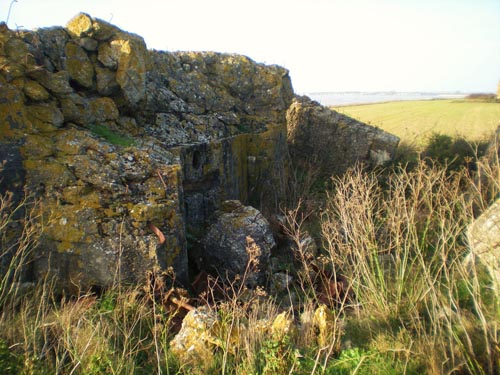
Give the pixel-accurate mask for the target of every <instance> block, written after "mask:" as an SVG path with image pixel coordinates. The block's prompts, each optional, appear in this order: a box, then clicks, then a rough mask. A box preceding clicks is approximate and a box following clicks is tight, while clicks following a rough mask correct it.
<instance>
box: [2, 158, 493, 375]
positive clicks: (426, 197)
mask: <svg viewBox="0 0 500 375" xmlns="http://www.w3.org/2000/svg"><path fill="white" fill-rule="evenodd" d="M305 185H308V184H305ZM307 189H308V188H306V190H307ZM499 193H500V165H499V163H498V158H497V157H493V158H492V159H491V160H490V162H486V161H483V162H482V163H480V165H479V166H478V175H474V176H471V174H470V172H467V171H457V172H452V173H450V172H449V170H448V169H447V168H446V167H440V166H437V165H433V164H432V163H425V162H423V161H421V162H419V163H418V164H417V166H416V168H415V169H413V170H411V171H410V170H406V169H404V168H400V169H399V170H396V171H392V172H391V173H387V174H384V175H381V174H374V173H373V172H365V171H364V170H363V169H362V168H354V169H352V170H350V171H349V172H348V173H346V174H345V175H344V176H342V177H338V178H335V179H333V181H332V188H331V189H330V190H329V192H328V194H327V198H326V200H325V202H324V208H323V212H322V216H321V231H322V235H321V237H322V242H323V245H322V249H320V253H319V254H317V253H314V252H311V248H310V247H309V245H308V238H309V235H308V233H307V230H306V222H307V221H308V220H309V216H308V215H309V213H310V211H309V210H308V209H304V208H303V207H301V206H300V205H298V206H297V207H294V208H292V209H290V210H288V212H287V213H286V231H287V234H288V238H289V240H290V241H291V242H292V243H293V246H292V249H293V250H291V251H292V252H293V256H294V265H293V266H294V269H293V270H291V274H293V276H294V277H295V283H294V284H292V285H291V286H290V290H289V295H288V296H287V297H286V298H287V301H288V302H289V303H288V304H287V307H286V308H285V307H282V306H284V304H283V303H282V301H279V300H277V299H276V298H275V296H270V295H268V294H267V293H266V292H265V291H264V290H263V289H257V290H251V289H248V288H247V287H246V279H247V277H248V275H249V274H251V273H252V272H253V271H255V268H256V267H259V264H258V261H257V259H258V253H259V251H260V249H259V248H258V247H257V246H256V245H255V243H254V242H253V241H252V239H248V243H247V245H248V254H249V255H250V257H249V258H250V260H249V262H248V266H247V269H246V271H245V273H244V274H243V275H240V277H238V278H236V279H235V280H230V281H224V282H223V281H221V280H218V281H217V280H214V282H213V283H212V284H211V288H210V289H209V290H208V291H207V294H206V295H205V299H204V300H203V299H201V301H204V302H200V304H201V305H203V306H204V309H206V310H208V311H209V312H210V314H212V315H211V316H214V317H215V319H216V324H215V325H214V329H213V331H212V332H211V333H210V334H211V336H210V337H211V338H210V340H208V342H209V344H210V346H209V348H210V353H211V357H210V358H211V362H210V363H204V364H200V363H198V364H196V363H192V362H191V363H183V361H182V358H180V357H175V356H174V355H173V354H172V351H171V344H170V343H171V340H172V338H173V337H174V334H175V333H176V332H177V330H178V320H177V319H178V318H180V317H182V316H183V315H184V314H185V311H184V312H183V311H182V308H181V307H180V306H182V303H179V304H175V303H174V304H172V303H171V302H172V301H173V299H172V298H171V296H173V295H174V293H177V292H176V291H175V290H174V289H172V288H171V287H170V286H169V285H170V284H169V283H168V282H166V281H165V275H154V277H151V278H150V279H149V284H146V285H143V286H134V287H125V286H116V287H115V288H111V289H110V290H107V291H105V292H104V293H103V294H102V295H100V296H96V295H93V294H88V293H85V292H84V291H82V293H81V294H80V295H79V296H74V297H72V298H60V297H58V298H56V296H55V295H54V292H53V288H52V285H51V281H50V280H41V281H40V283H39V285H38V286H37V287H36V288H34V289H33V290H32V291H31V292H29V293H27V294H26V293H24V294H21V293H19V291H20V289H19V288H17V287H16V285H19V284H15V281H16V280H19V275H20V273H21V271H22V268H23V265H24V264H25V263H26V262H28V260H29V259H30V251H31V249H33V246H34V245H35V244H36V238H37V236H38V235H39V233H40V231H41V230H43V226H40V225H39V222H38V219H37V216H36V215H34V212H36V210H33V209H30V207H31V206H29V205H27V203H26V202H24V203H23V204H22V205H21V206H22V207H23V209H24V208H27V209H25V210H24V212H25V215H24V216H23V217H24V221H23V224H24V225H25V226H26V228H25V230H24V231H23V232H22V234H21V235H20V237H19V238H17V239H16V241H14V242H12V241H11V239H9V238H8V236H7V232H6V230H5V228H7V227H8V226H10V225H14V222H17V218H14V214H15V213H16V212H20V211H19V210H20V208H21V207H20V206H19V205H16V204H13V201H12V199H11V196H10V195H5V196H3V197H2V200H0V204H1V206H0V220H2V221H1V222H0V229H1V231H2V238H5V239H9V241H6V242H4V243H3V244H4V247H2V256H3V257H6V254H7V253H9V254H14V255H15V256H13V257H10V258H9V259H11V263H10V268H8V269H11V270H12V272H11V273H9V274H8V275H9V276H8V277H7V278H4V279H3V280H2V281H1V284H0V287H1V290H0V296H2V300H1V303H2V306H1V307H2V310H1V312H0V344H1V345H0V370H1V371H3V373H4V374H18V373H22V374H196V373H203V374H268V375H270V374H273V375H275V374H283V375H285V374H331V375H335V374H353V373H356V374H358V375H359V374H423V373H425V374H492V375H493V374H498V372H499V369H500V368H499V362H498V359H499V358H498V356H499V350H498V330H499V328H500V327H499V317H500V310H499V304H498V302H499V299H498V298H499V296H498V290H497V289H495V288H494V285H493V284H492V280H491V278H490V277H489V276H488V273H487V272H486V271H485V270H484V267H481V265H480V263H478V262H474V261H470V259H469V257H468V244H467V241H466V238H465V235H464V234H465V230H466V227H467V225H468V224H469V223H470V222H471V221H472V220H473V219H474V217H476V216H477V215H478V214H479V213H480V212H482V211H483V210H484V209H485V208H487V207H488V205H489V204H490V203H491V201H492V200H493V199H495V198H496V197H498V195H499ZM299 202H301V200H300V199H299ZM306 204H307V202H306ZM5 244H9V246H6V245H5ZM16 254H17V255H16ZM291 255H292V254H291ZM467 260H469V261H467ZM170 276H171V275H170ZM220 293H222V294H223V296H222V297H220V296H219V297H218V298H216V294H220ZM179 298H180V299H182V298H181V297H179ZM169 301H170V302H169ZM3 344H6V345H3Z"/></svg>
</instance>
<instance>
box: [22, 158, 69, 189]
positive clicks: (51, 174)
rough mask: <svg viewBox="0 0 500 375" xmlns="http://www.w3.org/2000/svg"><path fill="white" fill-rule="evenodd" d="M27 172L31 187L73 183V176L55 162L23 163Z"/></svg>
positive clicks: (30, 161)
mask: <svg viewBox="0 0 500 375" xmlns="http://www.w3.org/2000/svg"><path fill="white" fill-rule="evenodd" d="M23 166H24V169H25V170H26V172H27V179H28V180H29V181H30V182H31V184H32V185H33V186H40V185H41V184H42V185H45V186H67V185H68V184H72V182H73V181H74V177H73V175H72V174H71V173H70V172H69V171H68V169H67V168H66V167H65V166H64V165H62V164H61V163H59V162H57V161H55V160H50V159H47V160H33V159H27V160H24V161H23Z"/></svg>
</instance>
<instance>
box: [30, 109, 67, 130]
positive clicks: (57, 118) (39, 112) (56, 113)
mask: <svg viewBox="0 0 500 375" xmlns="http://www.w3.org/2000/svg"><path fill="white" fill-rule="evenodd" d="M26 109H27V111H28V118H29V119H30V120H31V122H32V123H33V124H34V125H35V124H40V123H41V124H49V125H53V126H55V127H60V126H61V125H62V124H63V123H64V116H63V114H62V113H61V111H60V110H59V108H57V107H56V106H55V105H52V104H48V103H44V104H34V105H30V106H27V107H26Z"/></svg>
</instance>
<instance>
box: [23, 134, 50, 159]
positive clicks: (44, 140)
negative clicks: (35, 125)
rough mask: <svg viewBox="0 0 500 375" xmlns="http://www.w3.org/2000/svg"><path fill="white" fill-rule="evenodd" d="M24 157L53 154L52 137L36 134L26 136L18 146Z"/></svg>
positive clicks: (41, 156)
mask: <svg viewBox="0 0 500 375" xmlns="http://www.w3.org/2000/svg"><path fill="white" fill-rule="evenodd" d="M20 151H21V155H22V156H23V158H24V159H43V158H46V157H48V156H52V155H53V154H54V150H53V142H52V139H50V138H48V137H44V136H41V135H37V134H32V135H29V136H27V137H26V140H25V142H24V144H23V145H22V146H21V147H20Z"/></svg>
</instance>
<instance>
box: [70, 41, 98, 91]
mask: <svg viewBox="0 0 500 375" xmlns="http://www.w3.org/2000/svg"><path fill="white" fill-rule="evenodd" d="M64 54H65V55H66V70H67V71H68V73H69V76H70V77H71V79H73V80H74V81H76V82H77V83H78V84H79V85H80V86H82V87H86V88H91V87H92V85H93V82H94V65H93V64H92V62H91V61H90V59H89V57H88V56H87V53H86V52H85V50H84V49H83V48H82V47H80V46H79V45H77V44H76V43H74V42H68V43H66V47H65V48H64Z"/></svg>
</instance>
